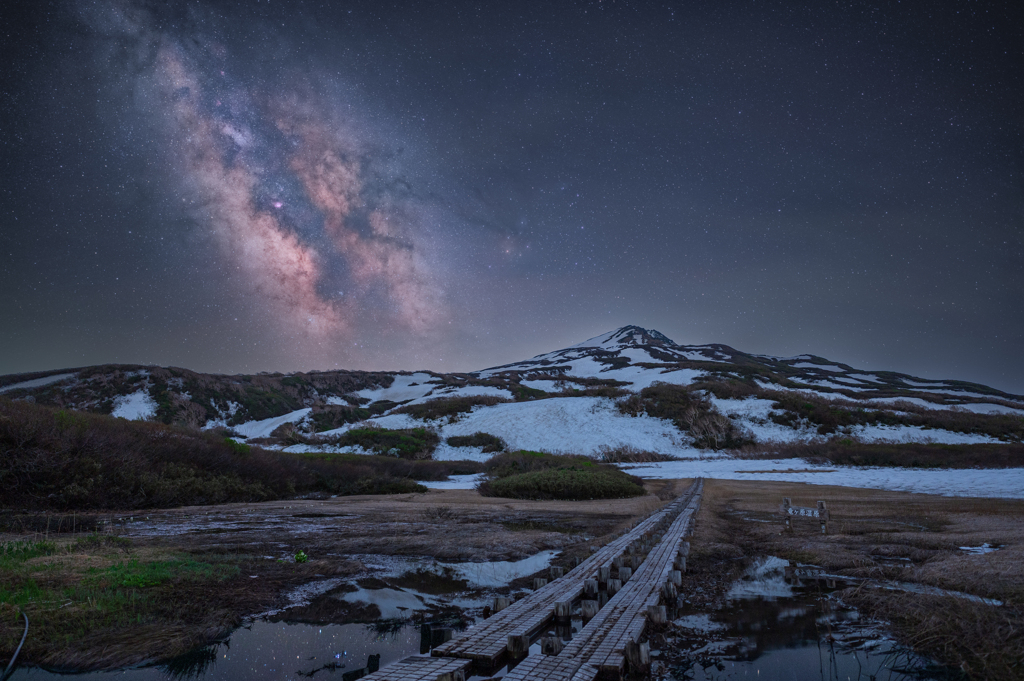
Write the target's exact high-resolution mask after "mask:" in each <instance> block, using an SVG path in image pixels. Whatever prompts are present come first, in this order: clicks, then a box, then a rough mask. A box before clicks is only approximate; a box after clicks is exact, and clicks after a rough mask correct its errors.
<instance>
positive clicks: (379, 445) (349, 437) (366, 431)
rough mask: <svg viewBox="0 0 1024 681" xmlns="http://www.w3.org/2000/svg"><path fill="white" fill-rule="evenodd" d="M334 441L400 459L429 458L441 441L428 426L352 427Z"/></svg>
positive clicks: (341, 444)
mask: <svg viewBox="0 0 1024 681" xmlns="http://www.w3.org/2000/svg"><path fill="white" fill-rule="evenodd" d="M333 442H334V443H336V444H338V445H340V446H342V447H352V446H358V447H362V448H363V449H365V450H366V451H368V452H374V453H375V454H381V455H385V456H397V457H398V458H401V459H429V458H430V457H431V455H432V454H433V453H434V450H435V449H437V445H438V444H439V443H440V442H441V438H440V436H438V434H437V433H436V432H435V431H433V430H431V429H429V428H406V429H401V430H389V429H387V428H376V427H367V428H353V429H352V430H347V431H345V432H344V433H342V434H341V435H339V436H338V437H337V439H336V440H334V441H333Z"/></svg>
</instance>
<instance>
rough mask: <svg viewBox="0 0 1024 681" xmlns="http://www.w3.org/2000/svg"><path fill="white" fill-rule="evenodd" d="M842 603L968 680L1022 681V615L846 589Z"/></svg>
mask: <svg viewBox="0 0 1024 681" xmlns="http://www.w3.org/2000/svg"><path fill="white" fill-rule="evenodd" d="M843 600H844V601H846V602H848V603H850V604H851V605H854V606H856V607H857V608H859V609H861V610H864V611H868V612H871V613H872V614H873V615H874V616H876V617H879V618H881V619H884V620H886V621H888V622H891V623H892V624H893V625H894V627H895V628H896V629H897V630H898V631H899V632H900V633H901V636H900V639H901V641H902V642H903V643H904V644H906V645H908V646H910V647H911V648H914V649H915V650H918V651H920V652H923V653H925V654H927V655H929V656H931V657H933V658H935V659H936V660H939V661H940V662H942V663H944V664H946V665H949V666H951V667H954V668H959V669H961V670H962V671H963V672H965V673H966V675H967V677H968V678H970V679H986V680H989V681H992V680H997V679H1007V680H1009V679H1021V678H1024V635H1022V632H1024V616H1022V612H1021V610H1020V608H1013V607H998V606H991V605H986V604H984V603H975V602H971V601H966V600H964V599H962V598H955V597H952V596H931V595H924V594H894V593H892V592H884V591H879V590H871V589H848V590H846V591H845V592H844V593H843Z"/></svg>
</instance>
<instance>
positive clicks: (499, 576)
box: [438, 551, 559, 587]
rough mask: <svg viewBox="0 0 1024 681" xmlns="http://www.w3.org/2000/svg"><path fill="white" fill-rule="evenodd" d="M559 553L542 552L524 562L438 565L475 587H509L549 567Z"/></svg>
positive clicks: (523, 560) (498, 561)
mask: <svg viewBox="0 0 1024 681" xmlns="http://www.w3.org/2000/svg"><path fill="white" fill-rule="evenodd" d="M558 554H559V552H558V551H541V552H540V553H537V554H534V555H532V556H529V557H527V558H523V559H522V560H516V561H505V560H496V561H491V562H489V563H438V565H440V566H442V567H444V568H448V569H450V570H451V571H452V572H454V573H455V574H457V575H458V576H459V577H461V578H462V579H464V580H466V581H467V582H469V583H470V584H473V585H474V586H481V587H488V586H490V587H498V586H508V584H509V582H512V581H513V580H516V579H519V578H520V577H526V576H528V575H532V574H533V573H535V572H539V571H541V570H543V569H545V568H547V567H548V566H549V565H551V559H552V558H554V557H555V556H557V555H558Z"/></svg>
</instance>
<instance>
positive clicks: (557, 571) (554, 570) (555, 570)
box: [551, 565, 565, 579]
mask: <svg viewBox="0 0 1024 681" xmlns="http://www.w3.org/2000/svg"><path fill="white" fill-rule="evenodd" d="M564 574H565V570H564V569H562V568H560V567H555V566H554V565H552V566H551V579H558V578H559V577H561V576H562V575H564Z"/></svg>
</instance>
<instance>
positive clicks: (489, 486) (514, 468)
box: [477, 451, 646, 500]
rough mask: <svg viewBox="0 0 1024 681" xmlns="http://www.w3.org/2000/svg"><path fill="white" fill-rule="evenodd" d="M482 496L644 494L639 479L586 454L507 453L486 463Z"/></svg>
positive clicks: (612, 496)
mask: <svg viewBox="0 0 1024 681" xmlns="http://www.w3.org/2000/svg"><path fill="white" fill-rule="evenodd" d="M484 470H485V474H486V475H487V479H486V480H484V481H483V482H481V483H480V484H479V485H478V486H477V490H478V491H479V492H480V494H481V495H483V496H493V497H510V498H514V499H569V500H575V499H622V498H627V497H635V496H643V495H644V494H646V491H645V490H644V488H643V484H642V483H641V481H640V480H639V479H638V478H635V477H633V476H631V475H627V474H626V473H624V472H622V471H620V470H619V469H618V468H615V467H614V466H610V465H607V464H599V463H596V462H594V461H593V460H591V459H589V458H587V457H585V456H576V455H568V456H567V455H556V454H547V453H544V452H531V451H518V452H507V453H504V454H499V455H497V456H494V457H491V459H490V460H488V461H487V462H486V463H485V464H484Z"/></svg>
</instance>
